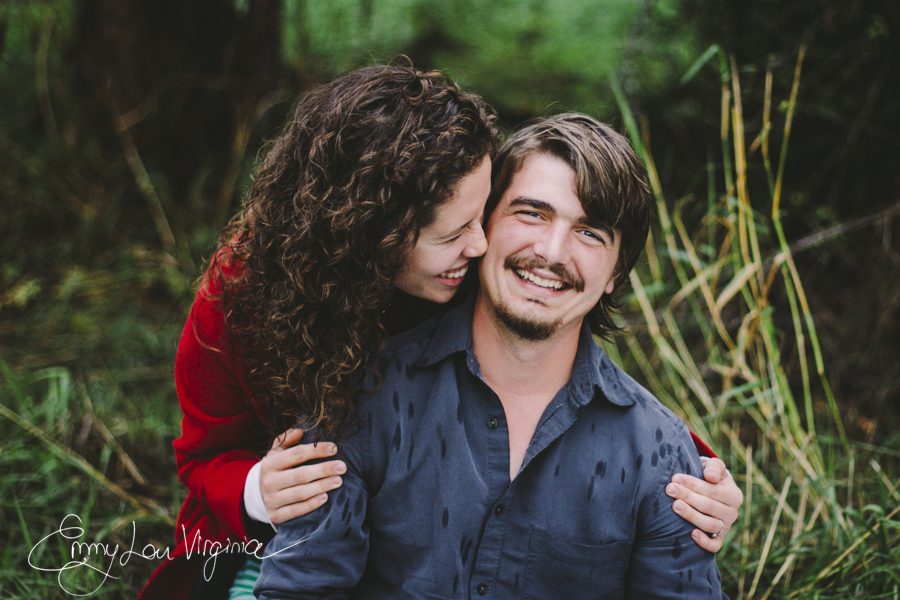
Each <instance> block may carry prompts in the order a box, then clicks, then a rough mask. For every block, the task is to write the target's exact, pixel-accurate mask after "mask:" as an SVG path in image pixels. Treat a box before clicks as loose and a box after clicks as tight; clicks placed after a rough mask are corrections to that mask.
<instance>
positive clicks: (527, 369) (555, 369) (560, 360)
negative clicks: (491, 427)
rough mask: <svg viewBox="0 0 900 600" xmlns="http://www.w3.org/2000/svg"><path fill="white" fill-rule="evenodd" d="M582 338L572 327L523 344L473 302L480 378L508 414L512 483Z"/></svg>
mask: <svg viewBox="0 0 900 600" xmlns="http://www.w3.org/2000/svg"><path fill="white" fill-rule="evenodd" d="M580 332H581V328H580V326H579V327H569V328H567V329H566V330H563V331H560V332H557V333H556V334H554V335H552V336H551V337H550V338H548V339H546V340H539V341H532V340H525V339H522V338H521V337H520V336H518V335H516V334H514V333H513V332H511V331H509V330H508V329H507V328H506V327H505V326H504V325H502V324H501V323H499V322H498V321H497V319H496V318H495V317H494V316H493V313H492V311H491V310H490V308H488V306H487V305H486V303H484V302H483V301H482V299H481V298H480V297H479V298H478V299H477V300H476V302H475V311H474V313H473V315H472V341H473V344H474V351H475V356H476V357H477V358H478V364H479V366H480V367H481V374H482V377H484V381H485V382H486V383H487V384H488V386H490V388H491V389H492V390H493V391H494V393H496V394H497V396H498V397H499V398H500V402H501V403H502V404H503V410H504V412H505V413H506V421H507V423H508V426H509V461H510V465H509V468H510V479H512V478H514V477H515V474H516V473H518V471H519V467H520V466H521V464H522V460H523V459H524V456H525V451H526V450H527V449H528V444H529V443H530V441H531V437H532V436H533V435H534V431H535V428H536V427H537V423H538V421H539V420H540V418H541V415H542V414H543V413H544V410H545V409H546V408H547V405H548V404H550V401H551V400H553V397H554V396H556V394H557V392H559V390H560V389H562V387H563V386H564V385H566V383H568V381H569V378H570V377H571V375H572V368H573V366H574V364H575V355H576V353H577V351H578V339H579V336H580Z"/></svg>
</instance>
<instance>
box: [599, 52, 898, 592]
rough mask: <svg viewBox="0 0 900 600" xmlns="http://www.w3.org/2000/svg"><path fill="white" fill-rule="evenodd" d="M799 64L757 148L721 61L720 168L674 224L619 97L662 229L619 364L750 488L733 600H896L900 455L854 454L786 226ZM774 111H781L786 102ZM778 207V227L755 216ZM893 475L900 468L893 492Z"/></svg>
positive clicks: (727, 561) (725, 558)
mask: <svg viewBox="0 0 900 600" xmlns="http://www.w3.org/2000/svg"><path fill="white" fill-rule="evenodd" d="M717 52H720V50H718V49H714V52H713V53H711V54H710V55H709V56H707V57H706V58H711V57H712V56H713V55H714V54H715V53H717ZM802 60H803V53H802V52H801V56H800V59H799V61H798V65H797V69H796V75H795V84H794V86H793V88H792V90H793V91H792V95H791V96H790V97H789V98H787V99H786V100H785V111H784V113H783V114H782V115H780V116H779V117H777V121H776V117H772V115H771V114H770V113H768V112H766V113H765V114H764V116H763V122H762V124H761V127H760V131H759V133H758V135H757V137H756V139H755V140H752V141H751V139H750V138H749V137H748V136H749V134H750V131H749V128H748V127H747V125H746V123H745V122H744V120H743V117H742V103H741V99H742V94H741V87H740V84H741V80H740V77H739V73H738V71H737V70H736V69H735V68H734V67H733V64H732V66H729V61H728V60H727V58H726V59H725V60H724V61H722V63H721V64H722V65H723V73H722V76H723V81H724V82H725V83H724V85H723V94H724V97H725V98H724V100H725V101H724V102H723V109H724V110H725V111H726V113H725V116H724V122H725V123H727V125H728V126H727V129H725V130H723V134H722V139H721V143H722V151H723V155H724V156H723V160H722V161H721V162H720V163H719V164H721V165H723V167H722V168H719V167H718V166H716V165H715V164H711V165H710V168H709V169H708V170H707V173H708V174H709V177H710V180H709V181H708V182H707V183H706V184H705V185H704V186H703V187H705V189H706V192H707V197H706V198H705V199H703V200H700V199H699V198H697V197H696V196H695V195H693V194H688V195H685V196H684V197H683V198H682V199H681V200H679V201H678V202H676V203H675V208H674V210H671V209H670V208H669V205H668V204H667V202H666V200H665V198H664V196H663V191H662V189H661V187H660V184H659V177H658V175H657V173H656V169H655V166H654V162H653V158H652V154H651V153H650V152H649V143H648V137H647V136H646V131H645V136H644V137H641V136H640V134H639V130H638V128H637V126H636V125H635V123H634V120H633V119H631V117H630V112H629V108H628V106H627V105H626V104H625V102H624V99H623V98H621V96H620V99H621V105H620V106H621V109H622V110H623V113H624V116H625V120H626V123H628V125H629V131H630V133H631V135H632V141H633V143H634V144H635V146H636V147H638V148H639V149H641V152H642V153H643V155H644V158H645V161H646V162H647V164H648V168H649V171H650V176H651V182H652V184H653V187H654V192H655V193H656V196H657V207H658V211H659V217H660V218H659V227H658V228H657V229H656V230H655V231H654V235H653V236H652V237H651V240H650V242H649V243H648V247H647V253H648V264H647V265H646V266H642V268H640V269H637V270H635V272H633V273H632V277H631V283H632V285H633V287H634V298H633V300H632V301H633V302H634V303H635V304H636V305H637V308H639V309H640V312H641V313H642V314H643V320H642V321H632V322H631V328H630V331H629V332H628V333H627V334H626V335H624V336H621V337H619V338H617V339H616V342H615V345H613V346H611V347H610V351H611V352H612V353H613V354H615V355H619V356H620V358H624V359H625V361H624V362H625V363H626V364H630V365H633V366H634V367H637V369H639V370H640V372H641V373H642V374H643V376H644V379H645V380H646V382H647V384H648V386H649V387H650V389H651V390H652V391H653V392H654V394H656V395H657V397H659V398H660V399H661V400H663V402H665V403H666V404H667V405H668V406H669V407H670V408H671V409H672V410H674V411H675V412H676V413H678V414H680V415H682V416H683V417H684V418H685V419H686V420H687V421H688V422H689V423H690V424H691V426H692V428H693V429H694V430H695V431H697V432H700V433H701V436H702V437H705V438H706V439H710V440H714V441H715V442H716V447H719V448H721V449H722V451H723V456H724V458H725V461H726V463H727V464H729V465H731V469H732V471H734V473H735V477H736V478H737V479H738V480H739V481H742V482H743V484H744V490H745V492H744V493H745V498H746V500H745V504H744V508H743V514H742V519H741V521H739V524H738V529H739V531H740V533H738V534H737V535H735V536H733V537H734V539H733V540H731V541H730V542H729V543H727V544H726V548H725V551H724V552H723V553H722V554H721V555H720V559H719V561H718V562H719V565H720V568H721V569H722V571H723V574H724V577H725V588H726V590H727V591H728V592H729V594H730V596H731V597H737V598H769V597H778V598H810V597H816V598H880V597H885V598H886V597H893V595H896V593H897V581H898V579H897V576H896V575H895V574H894V573H895V572H896V565H897V564H900V517H898V515H900V508H896V507H897V504H898V501H900V494H898V491H897V488H898V486H900V480H898V479H897V478H898V460H897V459H898V458H900V453H898V452H896V451H893V450H889V449H887V448H878V447H873V446H866V447H864V448H863V447H861V446H859V445H858V444H854V443H852V442H851V441H850V440H849V439H848V438H847V435H846V433H845V431H844V425H843V422H844V418H843V415H841V414H840V412H839V411H838V407H837V404H836V401H835V398H834V395H833V393H832V391H831V386H830V383H829V380H828V377H827V375H826V374H827V371H826V367H825V364H824V361H823V358H822V352H821V347H820V343H819V337H818V334H817V331H816V326H815V320H814V318H813V315H812V313H811V311H810V308H809V304H808V302H807V299H806V295H805V293H804V290H803V284H802V282H801V280H800V276H799V273H798V271H797V268H796V265H795V263H794V259H793V255H792V252H791V247H790V246H789V244H788V242H787V240H786V238H785V236H784V233H783V227H782V223H781V210H780V202H781V189H782V182H783V177H784V165H785V156H786V153H787V144H788V142H789V138H790V135H789V134H790V128H791V123H792V119H793V117H794V111H795V108H796V100H797V89H798V85H797V84H798V82H799V75H800V65H801V64H802ZM613 87H614V89H616V90H618V89H619V88H618V85H617V84H616V83H615V82H613ZM767 100H768V102H767V103H766V105H767V106H771V105H772V104H773V102H772V101H773V99H771V98H767ZM779 121H780V122H779ZM776 126H780V127H782V128H783V131H784V135H783V137H782V147H781V149H780V158H779V160H778V162H777V163H776V164H773V161H771V160H770V158H769V137H768V136H769V132H770V131H771V130H772V128H774V127H776ZM754 163H755V164H754ZM753 168H756V169H759V170H761V171H764V172H765V173H766V175H767V177H766V179H765V180H767V181H768V182H769V186H768V188H763V189H762V190H759V189H755V188H753V187H751V186H750V184H749V179H748V176H747V174H748V171H749V170H750V169H753ZM766 204H768V206H769V212H768V214H765V213H761V212H760V211H758V210H756V209H755V208H754V207H759V206H763V205H766ZM690 205H694V206H697V205H700V206H705V207H706V209H707V210H706V214H705V215H704V216H703V218H702V219H701V220H700V221H699V222H698V224H697V225H696V226H695V227H693V228H692V229H689V228H688V225H687V222H686V221H685V219H684V213H685V211H686V209H687V207H688V206H690ZM884 464H890V465H891V468H890V471H889V472H890V473H891V476H890V477H886V476H885V474H884V471H883V470H882V465H884Z"/></svg>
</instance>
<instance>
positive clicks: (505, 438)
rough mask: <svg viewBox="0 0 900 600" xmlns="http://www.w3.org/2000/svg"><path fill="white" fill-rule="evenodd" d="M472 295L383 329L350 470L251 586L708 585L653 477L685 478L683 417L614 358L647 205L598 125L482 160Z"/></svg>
mask: <svg viewBox="0 0 900 600" xmlns="http://www.w3.org/2000/svg"><path fill="white" fill-rule="evenodd" d="M489 208H493V210H492V212H491V214H490V218H489V221H488V224H487V227H486V234H487V238H488V242H489V245H488V250H487V253H486V254H485V256H484V258H483V261H482V264H481V269H480V282H481V285H480V288H479V290H478V292H477V294H476V295H475V296H474V298H470V299H469V300H468V301H467V302H465V303H464V304H462V305H461V306H459V307H457V308H455V309H453V310H451V311H450V312H448V313H447V314H446V315H444V316H443V317H440V318H438V319H436V320H432V321H430V322H428V323H426V324H424V325H422V326H421V327H419V328H417V329H415V330H413V331H411V332H408V333H406V334H403V335H401V336H397V337H396V338H394V339H392V341H391V344H390V347H389V348H388V350H387V351H386V352H385V353H384V354H383V355H382V357H381V363H380V364H379V366H378V367H379V368H378V370H379V372H380V373H382V374H383V383H382V385H381V387H380V388H379V389H378V391H377V392H376V393H374V394H373V395H371V396H369V397H367V398H366V399H364V400H363V401H362V403H361V407H360V412H361V416H362V418H363V421H364V422H365V425H364V426H363V427H361V428H360V430H359V431H358V432H357V433H356V434H355V435H354V436H353V437H351V438H350V439H349V440H347V441H346V442H344V443H343V444H342V445H341V452H342V454H343V458H344V460H345V462H346V463H347V467H348V471H347V474H346V476H345V477H344V485H343V487H341V488H340V489H339V490H337V491H336V492H332V494H331V498H330V501H329V503H328V504H327V505H326V507H324V508H323V509H322V510H320V511H317V512H314V513H311V514H310V515H307V516H306V517H301V518H299V519H296V520H294V521H290V522H288V523H285V524H284V525H282V526H281V528H280V529H279V532H278V535H277V536H276V538H275V540H274V541H273V542H272V544H270V546H269V548H268V549H267V555H268V557H267V558H266V559H264V560H263V568H262V575H261V577H260V580H259V582H258V584H257V587H256V590H255V591H256V593H257V594H258V595H260V597H262V598H346V597H353V598H386V599H398V598H459V597H465V598H482V597H483V598H497V599H499V598H502V599H506V598H540V599H548V598H560V599H567V600H571V599H578V598H640V599H644V598H695V597H704V598H706V597H722V593H721V589H720V588H721V585H720V576H719V572H718V570H717V568H716V565H715V561H714V557H713V555H712V554H710V553H708V552H705V551H704V550H702V549H700V548H699V547H697V546H696V545H695V544H694V543H693V542H692V541H691V539H690V532H691V527H690V525H688V524H687V523H686V522H685V521H683V520H682V519H681V518H679V517H678V516H677V515H676V514H675V513H674V512H673V511H672V510H671V505H670V502H671V501H670V500H669V499H668V498H667V497H666V495H665V492H664V488H665V485H666V483H667V482H668V481H669V478H670V477H671V476H672V474H674V473H676V472H686V473H700V471H701V466H700V461H699V459H698V458H697V455H696V453H695V451H694V450H693V444H692V442H691V438H690V435H689V433H688V431H687V429H686V427H685V425H684V423H683V422H682V421H681V420H680V419H678V418H677V417H676V416H674V415H673V414H671V413H670V412H669V411H668V410H666V409H665V408H664V407H663V406H662V405H661V404H660V403H659V402H658V401H657V400H656V399H655V398H653V397H652V396H651V395H650V394H649V393H648V392H647V391H646V390H644V389H643V388H641V387H640V386H639V385H637V384H636V383H635V382H634V381H633V380H632V379H631V378H629V377H628V376H627V375H626V374H625V373H624V372H622V371H621V370H620V369H619V368H618V367H617V366H616V365H614V364H613V363H612V362H611V361H610V360H609V358H608V357H607V356H606V355H605V354H604V353H603V352H602V351H601V350H600V349H599V348H598V347H597V346H596V345H595V343H594V342H593V340H592V336H591V330H593V332H594V333H595V334H598V335H604V336H605V335H608V334H609V333H610V332H611V331H612V330H613V329H614V325H613V323H612V320H611V316H610V310H611V309H612V308H614V307H615V304H614V302H613V300H612V294H613V292H614V291H615V290H616V289H617V288H618V287H621V286H622V285H624V283H625V282H626V281H627V278H628V274H629V272H630V271H631V269H632V268H633V266H634V264H635V262H636V261H637V258H638V256H639V254H640V252H641V249H642V247H643V245H644V242H645V240H646V236H647V231H648V228H649V223H650V217H651V214H652V201H651V198H650V194H649V190H648V186H647V180H646V173H645V170H644V168H643V166H642V165H641V163H640V161H639V160H638V159H637V157H636V156H635V155H634V152H633V150H632V149H631V147H630V146H629V144H628V143H627V141H625V140H624V138H622V137H621V136H619V135H618V134H616V133H615V132H614V131H612V130H611V129H609V128H608V127H606V126H604V125H602V124H600V123H598V122H596V121H594V120H593V119H590V118H589V117H585V116H580V115H560V116H557V117H553V118H550V119H546V120H544V121H541V122H539V123H537V124H535V125H532V126H530V127H527V128H525V129H523V130H521V131H520V132H518V133H517V134H515V135H514V136H513V137H512V138H510V140H509V141H508V142H507V143H506V145H505V146H504V148H503V150H501V152H500V155H499V156H498V158H497V159H496V161H495V170H494V191H493V192H492V199H491V201H490V202H489Z"/></svg>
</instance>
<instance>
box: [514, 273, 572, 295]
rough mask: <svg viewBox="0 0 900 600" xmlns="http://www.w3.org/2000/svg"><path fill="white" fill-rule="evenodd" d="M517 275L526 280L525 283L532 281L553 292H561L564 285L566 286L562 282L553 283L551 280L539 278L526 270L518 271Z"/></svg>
mask: <svg viewBox="0 0 900 600" xmlns="http://www.w3.org/2000/svg"><path fill="white" fill-rule="evenodd" d="M516 273H517V274H518V275H519V277H521V278H522V279H524V280H525V281H530V282H531V283H533V284H534V285H538V286H540V287H542V288H548V289H551V290H559V289H562V287H563V285H565V284H564V283H563V282H562V281H553V280H551V279H544V278H543V277H538V276H537V275H535V274H534V273H531V272H530V271H525V270H524V269H516Z"/></svg>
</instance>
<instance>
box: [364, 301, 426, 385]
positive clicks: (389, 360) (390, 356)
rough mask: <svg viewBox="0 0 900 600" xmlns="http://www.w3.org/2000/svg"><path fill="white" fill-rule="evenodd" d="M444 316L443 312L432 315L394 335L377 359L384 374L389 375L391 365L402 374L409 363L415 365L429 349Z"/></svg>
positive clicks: (377, 363) (384, 375) (378, 365)
mask: <svg viewBox="0 0 900 600" xmlns="http://www.w3.org/2000/svg"><path fill="white" fill-rule="evenodd" d="M442 318H443V314H440V315H437V316H434V317H431V318H430V319H428V320H427V321H425V322H424V323H420V324H419V325H416V326H415V327H413V328H412V329H410V330H408V331H404V332H403V333H398V334H395V335H392V336H391V337H390V339H389V340H388V344H387V346H386V347H385V348H384V350H382V351H381V352H380V353H379V354H378V356H377V358H376V359H375V362H376V368H377V369H378V371H379V372H380V373H381V374H382V376H383V377H386V376H388V375H389V374H390V371H391V367H393V369H394V370H396V371H397V373H398V374H400V373H402V371H403V370H405V369H406V367H407V365H414V364H415V363H416V362H417V361H418V360H419V359H420V358H421V357H422V355H423V354H424V353H425V351H426V350H427V349H428V345H429V344H430V343H431V340H432V339H433V338H434V335H435V332H436V331H437V329H438V325H439V324H440V322H441V319H442Z"/></svg>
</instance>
